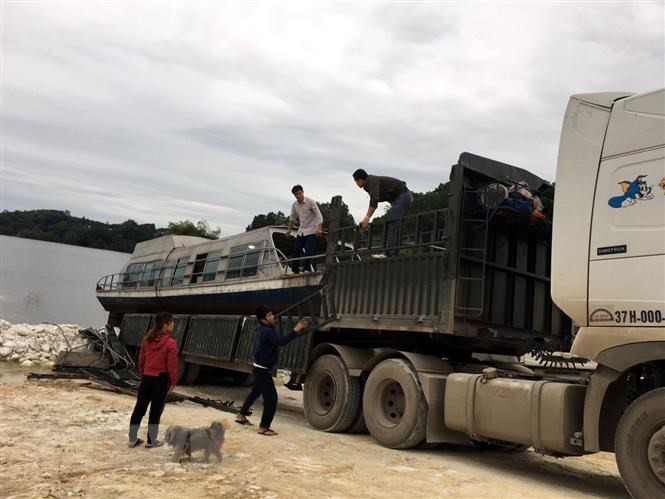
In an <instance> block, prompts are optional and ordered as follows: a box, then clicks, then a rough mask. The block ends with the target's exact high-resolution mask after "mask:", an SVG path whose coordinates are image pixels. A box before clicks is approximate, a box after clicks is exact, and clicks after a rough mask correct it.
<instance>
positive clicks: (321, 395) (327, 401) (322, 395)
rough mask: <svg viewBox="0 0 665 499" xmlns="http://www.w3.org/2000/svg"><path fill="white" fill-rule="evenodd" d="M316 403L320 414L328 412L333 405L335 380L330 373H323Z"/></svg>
mask: <svg viewBox="0 0 665 499" xmlns="http://www.w3.org/2000/svg"><path fill="white" fill-rule="evenodd" d="M316 402H317V404H316V405H317V406H318V411H317V412H319V413H320V414H325V413H327V412H330V409H332V406H333V405H335V380H334V379H333V377H332V376H331V375H330V373H325V374H324V375H323V376H322V379H321V380H320V381H319V384H318V393H317V398H316Z"/></svg>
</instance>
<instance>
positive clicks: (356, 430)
mask: <svg viewBox="0 0 665 499" xmlns="http://www.w3.org/2000/svg"><path fill="white" fill-rule="evenodd" d="M359 405H360V407H359V408H358V414H356V418H355V419H354V420H353V423H351V426H349V429H348V430H346V432H347V433H351V434H354V435H360V434H364V433H367V425H366V424H365V415H364V414H363V408H362V401H361V402H360V404H359Z"/></svg>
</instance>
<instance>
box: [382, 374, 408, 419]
mask: <svg viewBox="0 0 665 499" xmlns="http://www.w3.org/2000/svg"><path fill="white" fill-rule="evenodd" d="M379 409H380V411H379V412H380V418H381V419H382V420H383V424H384V425H385V426H388V427H390V426H397V425H398V424H399V423H400V421H402V416H403V415H404V390H403V389H402V385H400V384H399V383H398V382H397V381H395V380H394V379H390V380H386V382H385V383H383V386H382V387H381V391H380V393H379Z"/></svg>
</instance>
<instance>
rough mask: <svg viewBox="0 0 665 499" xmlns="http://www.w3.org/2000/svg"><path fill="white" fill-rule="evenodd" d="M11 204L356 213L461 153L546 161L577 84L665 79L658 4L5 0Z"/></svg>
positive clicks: (638, 85)
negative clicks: (294, 189)
mask: <svg viewBox="0 0 665 499" xmlns="http://www.w3.org/2000/svg"><path fill="white" fill-rule="evenodd" d="M1 8H2V12H1V20H2V21H1V22H2V40H1V42H2V47H1V49H2V52H1V56H2V61H1V91H2V95H1V100H2V101H1V118H2V123H1V124H2V129H1V139H2V141H1V144H0V147H1V154H2V157H1V161H2V165H1V166H2V172H1V181H2V182H1V190H2V192H1V194H2V201H1V202H2V209H4V210H28V209H37V208H54V209H63V210H70V211H71V213H72V214H73V215H75V216H85V217H88V218H92V219H97V220H101V221H108V222H121V221H124V220H126V219H128V218H132V219H134V220H136V221H137V222H139V223H145V222H154V223H156V224H157V225H158V226H165V225H166V224H167V223H168V222H169V221H176V220H184V219H190V220H193V221H198V220H207V221H209V222H210V224H211V225H212V226H219V227H220V228H221V229H222V234H223V235H230V234H233V233H236V232H239V231H242V230H244V227H245V226H246V225H247V224H248V223H250V222H251V220H252V217H253V216H254V215H255V214H258V213H265V212H268V211H277V210H282V211H284V212H288V210H289V207H290V204H291V202H292V201H293V198H292V196H291V193H290V188H291V186H292V185H293V184H295V183H301V184H303V185H304V187H305V193H306V195H308V196H310V197H313V198H314V199H316V200H318V201H329V200H330V198H331V197H332V196H333V195H335V194H341V195H342V196H343V197H344V200H345V201H346V202H347V204H349V206H350V207H351V212H352V214H353V215H354V216H355V217H356V218H362V216H363V215H364V211H365V208H366V206H367V201H368V198H367V196H366V194H365V193H364V192H363V191H360V190H359V189H358V188H357V187H356V186H355V184H353V181H352V178H351V173H352V172H353V171H354V170H355V169H356V168H365V169H366V170H367V171H368V172H370V173H374V174H383V175H391V176H395V177H398V178H401V179H403V180H406V181H407V183H408V185H409V187H410V188H411V189H412V190H415V191H420V192H422V191H427V190H431V189H432V188H434V187H435V186H436V185H438V184H439V183H440V182H444V181H446V180H447V178H448V174H449V171H450V165H451V164H453V163H454V162H455V161H456V159H457V157H458V156H459V154H460V153H461V152H463V151H470V152H473V153H476V154H480V155H484V156H488V157H491V158H494V159H498V160H500V161H504V162H507V163H512V164H515V165H518V166H521V167H524V168H527V169H530V170H532V171H534V172H535V173H537V174H539V175H540V176H542V177H544V178H547V179H554V172H555V167H556V155H557V147H558V140H559V132H560V128H561V120H562V117H563V113H564V110H565V106H566V103H567V100H568V97H569V96H570V95H571V94H574V93H582V92H594V91H611V90H628V91H635V92H641V91H647V90H653V89H655V88H658V87H662V86H664V85H665V3H663V2H630V3H617V2H613V3H610V2H607V3H600V2H575V3H570V2H569V3H545V2H539V3H535V2H534V3H507V2H504V3H498V2H488V3H471V4H462V3H452V2H451V3H448V2H428V3H407V2H390V3H382V2H371V3H370V2H367V3H360V2H354V3H321V2H306V3H305V2H295V1H294V2H214V3H213V2H210V3H206V2H198V3H187V4H186V3H184V2H183V3H180V2H176V3H166V2H154V3H153V2H121V1H113V2H104V1H95V2H83V1H81V2H58V1H50V2H35V1H33V2H9V1H5V0H3V1H2V7H1Z"/></svg>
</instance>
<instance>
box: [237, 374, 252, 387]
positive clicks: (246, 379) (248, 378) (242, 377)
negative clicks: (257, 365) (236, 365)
mask: <svg viewBox="0 0 665 499" xmlns="http://www.w3.org/2000/svg"><path fill="white" fill-rule="evenodd" d="M231 379H232V380H233V384H234V385H238V386H249V385H251V384H252V383H254V375H253V374H252V373H243V372H240V371H231Z"/></svg>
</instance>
